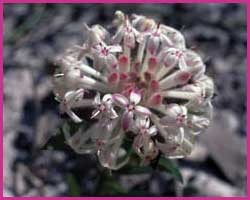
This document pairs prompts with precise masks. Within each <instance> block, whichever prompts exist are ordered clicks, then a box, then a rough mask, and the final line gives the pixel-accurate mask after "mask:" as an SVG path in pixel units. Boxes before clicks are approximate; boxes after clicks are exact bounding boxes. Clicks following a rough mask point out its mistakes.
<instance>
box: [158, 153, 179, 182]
mask: <svg viewBox="0 0 250 200" xmlns="http://www.w3.org/2000/svg"><path fill="white" fill-rule="evenodd" d="M158 167H159V168H160V167H162V168H164V169H165V170H166V171H167V172H169V173H170V174H172V175H173V176H174V178H175V179H176V180H178V181H180V182H181V183H183V178H182V175H181V172H180V170H179V169H178V166H177V165H175V164H174V163H173V162H172V161H171V160H169V159H167V158H165V157H163V156H161V158H160V159H159V162H158Z"/></svg>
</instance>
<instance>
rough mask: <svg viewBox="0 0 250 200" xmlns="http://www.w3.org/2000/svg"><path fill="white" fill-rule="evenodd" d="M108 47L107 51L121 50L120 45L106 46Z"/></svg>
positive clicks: (115, 51) (116, 51)
mask: <svg viewBox="0 0 250 200" xmlns="http://www.w3.org/2000/svg"><path fill="white" fill-rule="evenodd" d="M108 49H109V52H111V53H118V52H122V47H121V46H120V45H113V46H108Z"/></svg>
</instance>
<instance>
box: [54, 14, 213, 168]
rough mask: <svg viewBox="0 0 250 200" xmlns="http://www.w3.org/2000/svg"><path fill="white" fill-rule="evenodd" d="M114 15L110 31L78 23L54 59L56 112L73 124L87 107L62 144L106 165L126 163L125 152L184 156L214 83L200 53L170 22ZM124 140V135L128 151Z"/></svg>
mask: <svg viewBox="0 0 250 200" xmlns="http://www.w3.org/2000/svg"><path fill="white" fill-rule="evenodd" d="M115 15H116V18H115V20H114V21H113V27H116V28H117V31H116V33H115V34H114V35H111V34H110V33H109V32H108V31H107V30H106V29H105V28H103V27H102V26H100V25H94V26H91V27H89V26H87V25H86V24H84V35H85V36H86V40H85V42H84V43H83V44H82V45H80V46H74V47H72V48H70V49H68V50H67V51H66V52H65V53H64V54H62V55H61V56H60V57H59V58H58V59H57V65H58V68H57V69H56V71H55V74H54V77H53V84H54V93H55V96H56V99H57V100H58V101H59V102H60V111H61V112H62V113H67V114H68V115H69V117H70V118H71V119H72V120H73V121H74V122H75V123H80V125H81V123H82V121H83V120H82V119H81V118H80V117H79V116H82V115H79V114H80V113H79V112H83V111H82V110H83V109H82V108H88V110H89V109H90V110H91V115H90V116H88V115H87V114H86V117H88V118H89V119H88V120H87V121H88V122H86V123H89V126H88V128H87V129H86V128H83V127H84V126H82V128H80V129H79V130H78V132H76V133H69V134H66V141H67V144H68V145H70V146H71V147H72V148H73V149H74V150H75V151H76V152H77V153H83V154H84V153H96V154H97V156H98V158H99V161H100V163H101V164H102V165H103V166H104V167H107V168H110V169H113V170H115V169H119V168H121V167H122V166H124V165H125V164H126V163H127V162H128V161H129V156H130V153H129V152H131V149H133V150H134V152H135V153H136V154H137V155H138V156H139V157H140V158H141V160H142V163H143V164H149V163H150V162H151V161H152V160H154V159H155V158H156V157H157V156H158V155H159V154H164V155H165V156H166V157H168V158H183V157H185V156H188V155H189V154H190V153H191V152H192V149H193V146H194V141H195V137H196V135H198V134H200V133H201V132H203V131H204V130H205V129H206V128H207V127H208V126H209V123H210V120H211V118H212V105H211V99H212V97H213V94H214V83H213V80H212V79H211V78H210V77H208V76H207V75H205V70H206V66H205V64H204V63H203V61H202V58H201V57H200V56H199V55H198V54H197V53H196V52H194V51H192V50H190V49H188V48H187V47H186V44H185V39H184V37H183V35H182V34H181V33H180V32H179V31H177V30H176V29H174V28H172V27H169V26H166V25H163V24H160V23H157V22H155V21H154V20H153V19H150V18H147V17H145V16H140V15H132V17H131V18H129V16H127V15H125V14H124V13H122V12H121V11H117V12H116V13H115ZM131 133H132V134H131ZM72 134H73V136H72ZM70 135H71V136H70ZM126 137H132V140H133V141H132V142H131V144H130V148H128V147H127V145H124V144H125V142H124V141H125V140H126V139H125V138H126Z"/></svg>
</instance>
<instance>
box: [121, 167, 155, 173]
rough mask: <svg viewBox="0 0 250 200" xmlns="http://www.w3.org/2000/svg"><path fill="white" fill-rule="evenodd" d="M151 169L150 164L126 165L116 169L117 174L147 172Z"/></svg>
mask: <svg viewBox="0 0 250 200" xmlns="http://www.w3.org/2000/svg"><path fill="white" fill-rule="evenodd" d="M152 171H153V169H152V167H150V166H133V165H127V166H124V167H123V168H122V169H120V170H119V171H117V172H118V173H119V174H149V173H151V172H152Z"/></svg>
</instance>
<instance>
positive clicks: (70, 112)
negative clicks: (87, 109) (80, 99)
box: [66, 110, 82, 123]
mask: <svg viewBox="0 0 250 200" xmlns="http://www.w3.org/2000/svg"><path fill="white" fill-rule="evenodd" d="M66 113H67V114H68V115H69V116H70V117H71V119H72V120H73V121H74V122H75V123H81V122H82V120H81V119H80V118H79V117H78V116H77V115H76V114H75V113H74V112H73V111H72V110H67V111H66Z"/></svg>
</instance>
